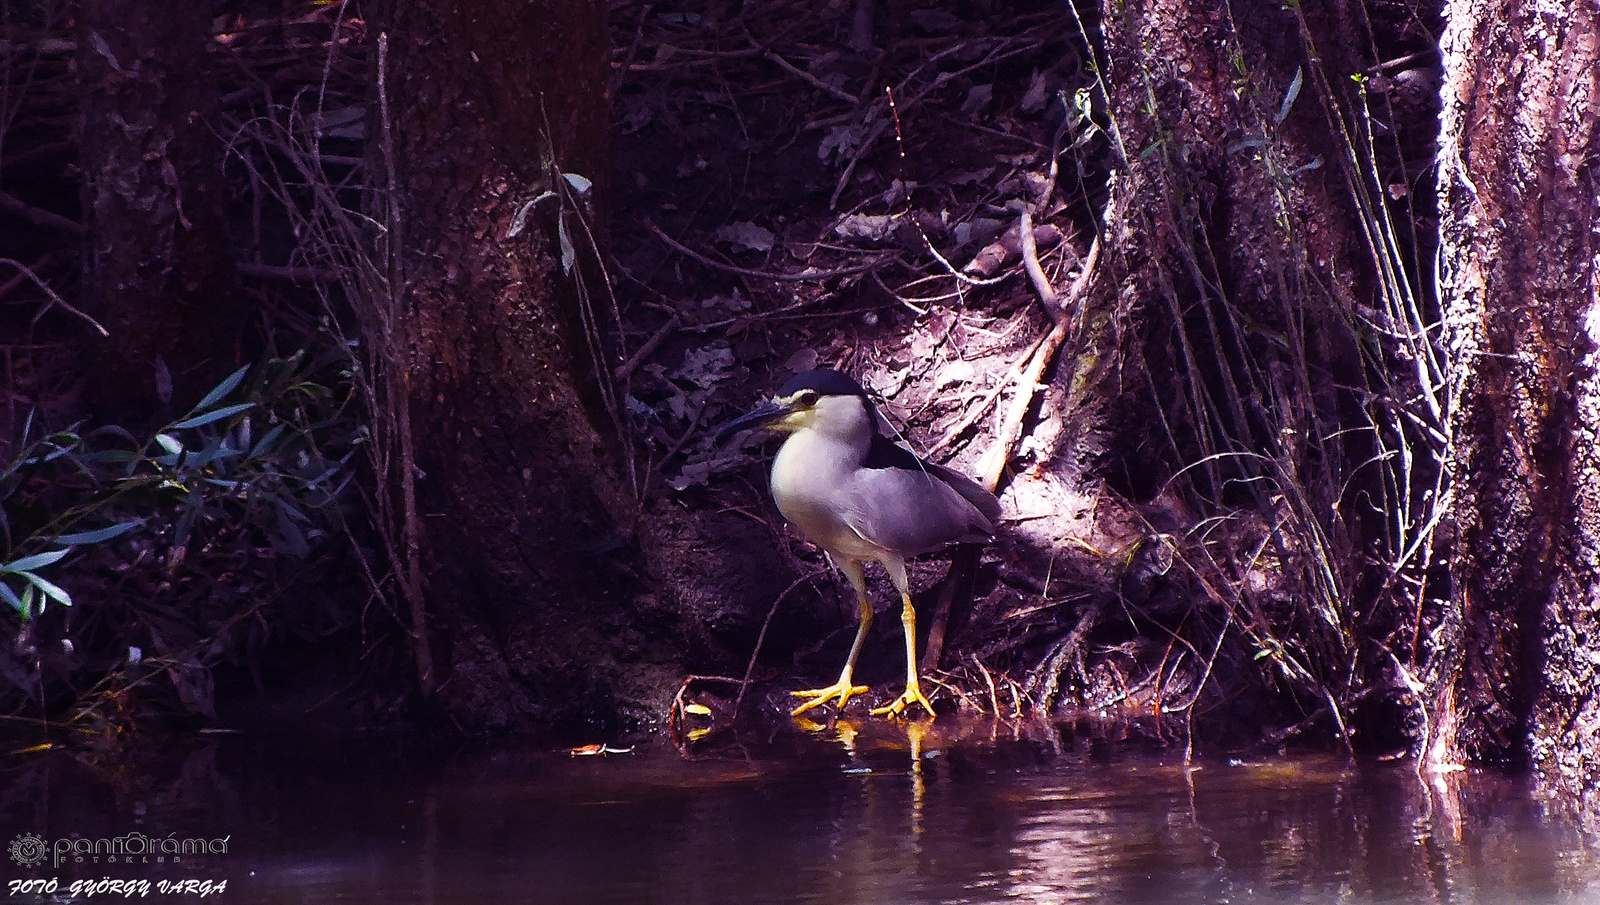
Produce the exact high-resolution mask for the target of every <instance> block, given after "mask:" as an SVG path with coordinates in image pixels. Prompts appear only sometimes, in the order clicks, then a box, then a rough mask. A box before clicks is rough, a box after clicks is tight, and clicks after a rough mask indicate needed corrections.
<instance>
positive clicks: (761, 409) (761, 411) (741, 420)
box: [715, 401, 794, 443]
mask: <svg viewBox="0 0 1600 905" xmlns="http://www.w3.org/2000/svg"><path fill="white" fill-rule="evenodd" d="M792 411H794V408H793V407H792V406H789V405H784V404H783V403H781V402H777V401H772V402H765V403H762V404H761V405H759V406H757V407H756V408H755V409H754V410H752V411H750V412H747V413H745V414H743V415H740V416H739V417H737V418H735V419H733V420H732V421H729V422H728V423H727V424H724V425H722V426H721V427H719V428H717V433H716V435H715V440H716V442H718V443H722V442H724V441H726V440H727V439H728V438H729V437H732V436H733V435H734V434H737V433H739V432H740V431H747V430H755V429H758V428H763V427H766V426H767V425H769V424H771V423H772V422H774V421H777V420H779V419H781V418H783V417H784V416H786V415H788V414H789V413H790V412H792Z"/></svg>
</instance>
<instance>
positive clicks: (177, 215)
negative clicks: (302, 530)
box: [78, 0, 245, 424]
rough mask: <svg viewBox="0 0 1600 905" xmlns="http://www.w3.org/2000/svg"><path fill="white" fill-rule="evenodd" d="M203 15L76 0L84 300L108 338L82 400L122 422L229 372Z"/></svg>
mask: <svg viewBox="0 0 1600 905" xmlns="http://www.w3.org/2000/svg"><path fill="white" fill-rule="evenodd" d="M210 12H211V8H210V4H209V3H208V2H207V0H175V2H155V0H83V2H82V3H81V4H80V5H79V13H78V71H79V80H80V84H81V86H82V92H83V98H82V115H83V125H82V129H81V135H80V136H79V143H80V151H79V158H80V162H81V165H82V168H83V174H84V189H83V208H84V214H85V218H86V221H87V222H86V224H85V225H86V227H87V236H86V239H85V241H84V282H83V308H84V310H85V311H86V312H87V313H89V314H90V315H91V316H93V317H94V318H96V319H97V320H98V321H99V322H100V323H101V324H102V325H104V327H105V329H106V330H107V332H108V333H109V334H110V335H109V336H108V337H107V338H105V339H104V340H102V341H100V342H99V343H98V344H97V345H96V346H95V347H94V348H92V349H91V352H90V358H91V365H90V376H89V381H88V394H89V401H90V404H91V406H92V407H93V408H95V409H96V410H97V412H98V414H100V415H101V417H103V418H105V419H107V420H111V421H113V422H115V423H119V424H130V423H131V422H132V421H135V420H140V419H142V418H144V417H145V416H147V415H149V414H152V413H161V414H170V413H177V412H181V411H182V410H184V409H186V408H187V407H188V406H190V405H193V404H194V403H195V402H197V401H199V398H200V396H201V395H203V394H204V392H205V391H206V390H207V389H209V387H210V385H211V384H212V383H213V382H214V381H215V380H216V379H217V378H218V377H220V376H221V375H222V374H223V373H226V372H227V371H228V370H231V368H232V367H236V366H237V365H236V364H235V362H236V361H237V359H238V346H239V343H240V339H241V336H242V335H243V333H244V326H245V317H244V312H245V309H244V307H243V304H242V302H241V300H240V299H239V297H238V295H237V294H236V293H235V292H234V277H235V274H234V267H233V260H232V258H231V257H230V254H229V244H228V235H227V228H226V221H225V218H224V204H225V201H226V198H225V191H226V187H225V184H224V181H223V172H222V159H223V150H222V142H221V139H220V137H219V136H218V135H217V134H216V132H215V131H214V122H215V118H214V116H213V114H214V112H215V110H216V107H217V101H218V98H217V92H216V85H217V79H215V78H213V77H211V76H209V75H208V74H207V73H208V70H209V69H210V67H211V62H210V60H211V54H210V50H209V48H210V42H209V34H208V32H207V28H208V27H209V24H210V22H211V17H210ZM169 402H170V405H169V404H168V403H169Z"/></svg>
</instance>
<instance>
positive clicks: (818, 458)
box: [718, 369, 1000, 716]
mask: <svg viewBox="0 0 1600 905" xmlns="http://www.w3.org/2000/svg"><path fill="white" fill-rule="evenodd" d="M878 425H879V417H878V411H877V409H876V408H875V407H874V406H873V404H872V400H870V399H869V398H868V397H867V393H866V390H863V389H862V388H861V385H860V384H858V383H856V382H855V381H854V380H852V379H850V378H849V377H847V376H845V375H844V374H841V373H839V372H838V371H832V370H826V369H823V370H816V371H807V372H806V373H804V374H800V375H798V376H796V377H795V378H794V379H792V380H790V381H789V382H788V383H786V384H784V385H783V388H782V389H781V390H779V391H778V395H777V397H776V398H775V399H773V400H772V401H771V402H769V403H766V404H765V405H762V406H761V407H759V408H757V409H756V410H755V411H752V412H750V413H749V414H747V415H745V416H743V417H742V418H739V419H736V420H735V421H733V422H730V423H729V424H727V425H726V426H724V427H723V428H722V430H721V431H719V432H718V434H719V436H727V435H729V434H732V433H734V432H736V431H740V430H746V429H750V428H755V427H765V428H767V429H769V430H773V431H777V432H780V433H785V434H788V435H789V436H788V437H787V439H785V440H784V442H783V447H782V448H781V449H779V450H778V455H777V458H775V459H774V460H773V462H772V496H773V498H774V499H775V500H776V501H777V503H778V511H779V512H782V513H783V517H784V518H786V519H788V520H789V521H790V522H792V523H794V526H795V527H797V528H799V529H800V530H801V531H802V532H804V534H805V535H806V536H807V537H809V538H810V539H811V540H812V541H814V542H815V543H816V544H817V546H819V547H821V548H822V549H823V550H825V551H827V553H828V557H829V559H831V560H833V562H834V564H835V565H837V566H838V567H839V570H840V571H841V572H843V573H844V574H845V577H846V578H848V579H850V584H851V585H852V586H853V587H854V588H855V589H856V602H857V604H858V606H859V607H860V611H861V625H860V627H859V628H858V629H857V630H856V638H855V643H854V644H852V645H850V656H849V657H848V658H847V659H846V660H845V662H844V671H843V672H841V673H839V681H837V682H835V683H834V684H832V685H829V686H827V687H826V688H816V689H811V690H809V691H797V692H795V695H797V696H799V697H805V698H809V699H810V700H809V701H807V702H806V703H805V704H802V705H801V706H800V707H798V708H796V709H795V711H794V712H795V714H797V715H798V714H801V713H804V712H806V711H807V710H810V709H811V708H813V707H817V706H819V705H821V704H825V703H827V702H829V701H838V704H839V707H840V708H843V707H844V705H845V704H846V703H847V702H849V700H850V698H852V697H854V696H855V695H858V694H862V693H865V692H866V691H867V688H866V686H864V685H856V684H853V681H852V674H853V673H854V672H855V666H856V658H857V657H858V656H859V655H860V654H861V644H862V642H863V641H864V640H865V639H866V637H867V629H868V628H870V627H871V625H872V604H871V602H870V601H869V600H868V598H867V578H866V574H865V572H864V570H863V567H864V565H865V564H866V563H867V562H868V561H876V562H880V563H882V564H883V567H884V569H886V570H887V571H888V573H889V579H890V580H891V581H893V582H894V586H895V588H896V589H898V590H899V591H900V600H901V603H902V605H903V609H902V611H901V617H900V620H901V623H902V624H903V625H904V626H905V633H906V690H905V692H904V693H903V694H901V695H900V697H898V698H896V699H895V700H894V702H893V703H891V704H889V705H887V706H884V707H879V708H877V709H875V710H873V711H872V712H873V713H874V714H889V715H891V716H899V715H900V714H901V713H902V712H904V711H905V709H906V708H907V707H909V706H911V705H912V704H921V705H922V708H923V709H924V710H926V711H927V712H928V715H929V716H932V715H933V707H932V706H931V705H930V704H929V703H928V699H927V697H926V696H924V695H923V693H922V685H921V683H920V682H919V681H918V677H917V612H916V610H915V609H914V608H913V607H912V605H911V588H910V584H909V582H908V580H907V578H906V560H907V559H909V558H911V557H913V556H916V555H918V554H921V553H928V552H931V551H933V550H937V549H939V548H941V547H945V546H948V545H950V544H956V543H981V542H984V541H987V540H989V539H990V537H992V536H993V534H994V526H995V522H996V521H998V520H999V518H1000V502H999V501H998V500H996V499H995V498H994V495H993V494H991V493H989V492H988V491H987V490H984V489H983V488H982V487H979V486H978V485H977V484H976V483H974V482H973V481H971V480H969V479H967V478H965V477H963V476H962V475H959V474H957V473H956V472H954V471H951V470H950V469H948V468H945V467H944V466H942V465H935V464H934V463H932V462H924V461H923V460H921V459H919V458H917V456H916V455H915V454H913V453H912V452H911V451H910V450H908V449H906V448H905V447H903V446H899V445H896V444H895V443H894V441H893V440H891V439H889V438H888V437H886V436H884V435H883V434H882V433H880V432H879V426H878Z"/></svg>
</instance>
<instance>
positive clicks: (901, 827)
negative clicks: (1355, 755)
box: [0, 721, 1600, 905]
mask: <svg viewBox="0 0 1600 905" xmlns="http://www.w3.org/2000/svg"><path fill="white" fill-rule="evenodd" d="M841 728H842V729H843V732H842V733H841V732H840V731H839V730H840V729H841ZM915 735H916V734H915V733H913V735H912V736H908V733H907V730H906V728H905V724H897V723H889V722H883V721H877V722H873V723H867V724H862V725H860V726H852V725H848V724H846V725H844V726H842V727H834V728H833V729H830V730H825V731H823V732H820V733H815V734H812V735H806V736H803V737H801V738H800V740H799V741H793V740H791V741H790V742H789V743H787V744H785V745H779V746H776V747H773V746H765V750H763V751H760V752H750V751H749V750H748V749H745V750H744V751H741V749H739V748H738V747H737V746H733V747H728V746H724V747H723V748H722V749H720V750H719V752H718V753H717V754H716V755H715V756H706V757H700V758H686V757H684V756H683V755H681V754H680V753H679V752H678V751H677V750H675V749H674V748H672V747H671V746H670V745H668V744H666V743H665V742H660V741H657V742H654V743H647V744H645V745H642V746H640V747H638V748H636V749H635V750H634V752H633V753H631V754H613V755H608V756H603V757H601V756H585V757H574V756H570V755H568V754H566V753H564V752H537V751H528V750H521V749H517V748H515V747H512V748H507V749H504V750H500V751H497V752H494V753H473V754H461V755H456V756H453V757H448V758H440V757H437V756H434V755H424V754H422V753H420V752H416V751H410V750H407V748H406V746H405V745H403V744H398V743H380V744H365V745H344V744H338V745H332V744H327V743H315V744H313V743H298V744H296V743H284V742H281V741H278V742H274V741H268V740H263V739H251V738H243V737H233V738H225V739H213V740H210V741H207V742H204V743H196V744H193V745H190V746H186V747H185V748H183V749H182V750H175V751H172V752H170V756H169V757H167V758H165V759H158V762H157V763H156V764H154V765H152V764H151V763H149V762H141V763H138V764H124V765H120V766H118V765H107V764H105V763H97V764H96V765H94V766H93V767H89V766H85V765H84V764H83V763H81V758H71V757H68V756H65V755H59V754H47V755H23V756H21V757H18V758H15V759H14V761H15V762H14V763H12V764H10V765H9V766H8V768H7V770H6V772H5V773H4V780H5V782H6V785H5V787H4V793H3V797H0V834H3V835H0V842H12V841H14V840H15V839H16V838H18V837H19V836H21V835H22V834H33V835H34V836H36V837H37V838H39V839H41V840H43V841H44V842H45V844H46V845H47V846H52V847H53V846H55V845H57V844H59V840H62V839H67V840H69V841H70V840H71V839H72V838H73V837H74V836H76V837H77V838H79V839H89V840H93V839H111V838H116V837H126V835H127V834H129V833H131V832H137V833H139V834H141V835H142V837H144V838H146V839H172V840H183V839H210V840H215V839H219V838H224V837H225V838H226V840H227V841H226V852H225V853H212V852H208V853H205V854H199V855H196V854H190V855H186V856H182V857H179V858H178V859H177V861H176V862H173V861H171V860H168V861H163V862H154V861H151V860H150V858H149V857H148V856H146V857H144V858H143V859H131V858H125V859H123V860H121V861H120V862H119V861H117V860H116V859H114V858H113V859H110V861H109V863H107V861H105V860H100V859H97V858H96V857H95V856H79V858H74V857H72V856H69V857H67V859H66V860H65V862H64V863H62V864H60V865H54V864H52V863H51V862H52V860H53V858H51V859H46V860H45V861H44V862H43V863H42V864H38V865H35V866H32V867H30V868H26V869H24V868H22V867H18V866H17V865H16V863H15V859H6V860H5V861H4V863H5V866H6V868H7V870H8V874H7V879H8V880H19V879H33V880H35V881H43V880H46V879H51V878H53V879H55V880H56V881H57V886H56V889H55V894H54V895H53V896H43V895H34V894H32V893H33V892H35V891H36V890H34V889H29V890H26V894H13V895H11V896H10V899H11V900H13V901H46V900H48V901H65V900H72V897H71V896H70V895H68V894H67V893H68V891H69V889H70V884H71V882H72V881H74V880H76V881H79V882H80V883H81V882H82V881H84V880H86V879H87V880H100V879H106V880H118V879H123V880H128V879H134V880H137V879H144V880H147V881H149V882H151V883H152V884H154V883H157V882H159V881H161V880H166V881H167V882H168V883H171V882H174V881H179V880H185V879H186V880H190V881H205V880H209V881H212V882H213V883H215V882H217V881H223V880H225V881H226V888H225V889H224V890H223V891H222V892H220V893H218V892H213V893H212V894H211V895H209V896H206V897H205V899H206V900H209V901H219V902H237V903H256V902H259V903H278V902H308V903H321V902H335V901H337V902H355V903H480V902H537V903H546V902H548V903H574V905H577V903H607V905H610V903H671V905H689V903H696V905H699V903H705V905H711V903H739V905H755V903H769V902H770V903H828V905H849V903H873V905H893V903H912V902H916V903H922V902H941V903H995V902H1028V903H1047V905H1048V903H1062V902H1103V903H1409V902H1451V903H1480V902H1481V903H1496V905H1519V903H1557V902H1561V903H1567V902H1572V903H1578V902H1597V903H1600V860H1597V859H1596V858H1595V856H1594V852H1593V850H1591V849H1590V848H1589V847H1587V846H1586V843H1585V840H1584V837H1583V835H1582V834H1581V833H1580V832H1579V831H1578V830H1577V829H1576V828H1575V827H1574V826H1572V825H1571V824H1569V823H1567V822H1566V821H1564V820H1563V819H1561V818H1559V817H1556V816H1552V815H1551V814H1550V813H1549V809H1548V808H1547V807H1546V806H1544V805H1542V804H1541V803H1540V802H1538V801H1537V800H1536V799H1534V798H1533V797H1531V796H1530V794H1529V792H1528V789H1527V788H1526V786H1525V784H1524V783H1522V782H1521V781H1518V780H1513V779H1509V778H1505V777H1501V776H1497V775H1495V774H1490V773H1465V774H1453V775H1450V776H1447V777H1443V778H1440V779H1438V780H1437V781H1432V782H1426V783H1425V782H1423V781H1421V780H1419V779H1418V777H1417V776H1416V774H1415V773H1414V772H1413V771H1412V769H1411V768H1410V766H1409V765H1407V764H1404V763H1394V764H1352V763H1350V762H1348V761H1346V760H1344V759H1342V758H1311V759H1306V758H1300V759H1280V760H1273V761H1263V762H1240V761H1238V760H1229V759H1228V758H1226V757H1220V756H1219V757H1215V758H1209V759H1208V758H1204V757H1201V758H1198V759H1197V760H1196V762H1195V764H1193V765H1192V766H1189V767H1185V766H1184V765H1183V763H1182V760H1183V757H1182V750H1181V748H1170V749H1166V748H1162V747H1161V746H1160V745H1151V744H1150V743H1149V742H1148V740H1146V742H1145V743H1143V744H1137V745H1135V744H1131V743H1126V742H1123V741H1120V740H1118V739H1116V738H1112V737H1109V736H1107V735H1106V734H1104V733H1096V732H1092V731H1087V732H1086V731H1084V730H1082V729H1075V728H1071V727H1047V728H1045V729H1043V730H1041V729H1040V728H1039V727H1031V728H1030V729H1028V730H1026V731H1018V730H1015V729H1013V728H1008V727H1004V726H993V725H988V724H980V725H965V726H954V725H947V724H946V723H945V722H944V721H941V723H940V724H937V726H936V728H935V729H934V730H932V731H930V732H928V733H927V734H925V735H921V736H920V737H913V736H915ZM914 748H920V751H918V752H916V755H915V756H914V750H913V749H914ZM69 844H70V843H69ZM167 889H168V892H166V893H165V894H163V893H162V892H161V891H160V890H159V889H156V888H152V889H151V890H150V892H149V894H148V895H147V896H145V897H144V898H146V899H147V900H149V899H153V900H156V901H178V900H183V901H200V900H201V897H200V896H199V895H198V894H196V893H195V892H193V889H194V886H193V885H191V886H190V887H189V888H188V889H189V890H190V891H188V892H186V893H182V894H180V893H175V892H172V891H171V889H172V887H170V886H169V887H167ZM8 891H12V892H14V893H18V892H21V890H19V888H18V887H12V889H11V890H8ZM80 892H81V887H80ZM78 898H79V900H85V899H84V898H83V897H82V896H81V895H80V896H79V897H78ZM103 898H110V896H101V895H96V896H93V897H90V899H92V900H101V899H103Z"/></svg>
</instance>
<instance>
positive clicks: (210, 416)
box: [170, 402, 256, 430]
mask: <svg viewBox="0 0 1600 905" xmlns="http://www.w3.org/2000/svg"><path fill="white" fill-rule="evenodd" d="M255 406H256V404H255V403H254V402H239V403H235V404H234V405H225V406H223V407H222V408H219V409H216V410H215V411H210V412H206V413H205V414H204V415H196V416H194V417H193V418H185V419H184V420H182V421H179V422H178V423H177V424H174V425H172V427H171V428H170V429H171V430H185V429H187V428H191V427H199V426H201V425H202V424H210V423H211V422H213V421H221V420H222V419H224V418H230V417H232V416H234V415H237V414H239V413H240V412H242V411H246V410H247V409H252V408H255Z"/></svg>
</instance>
